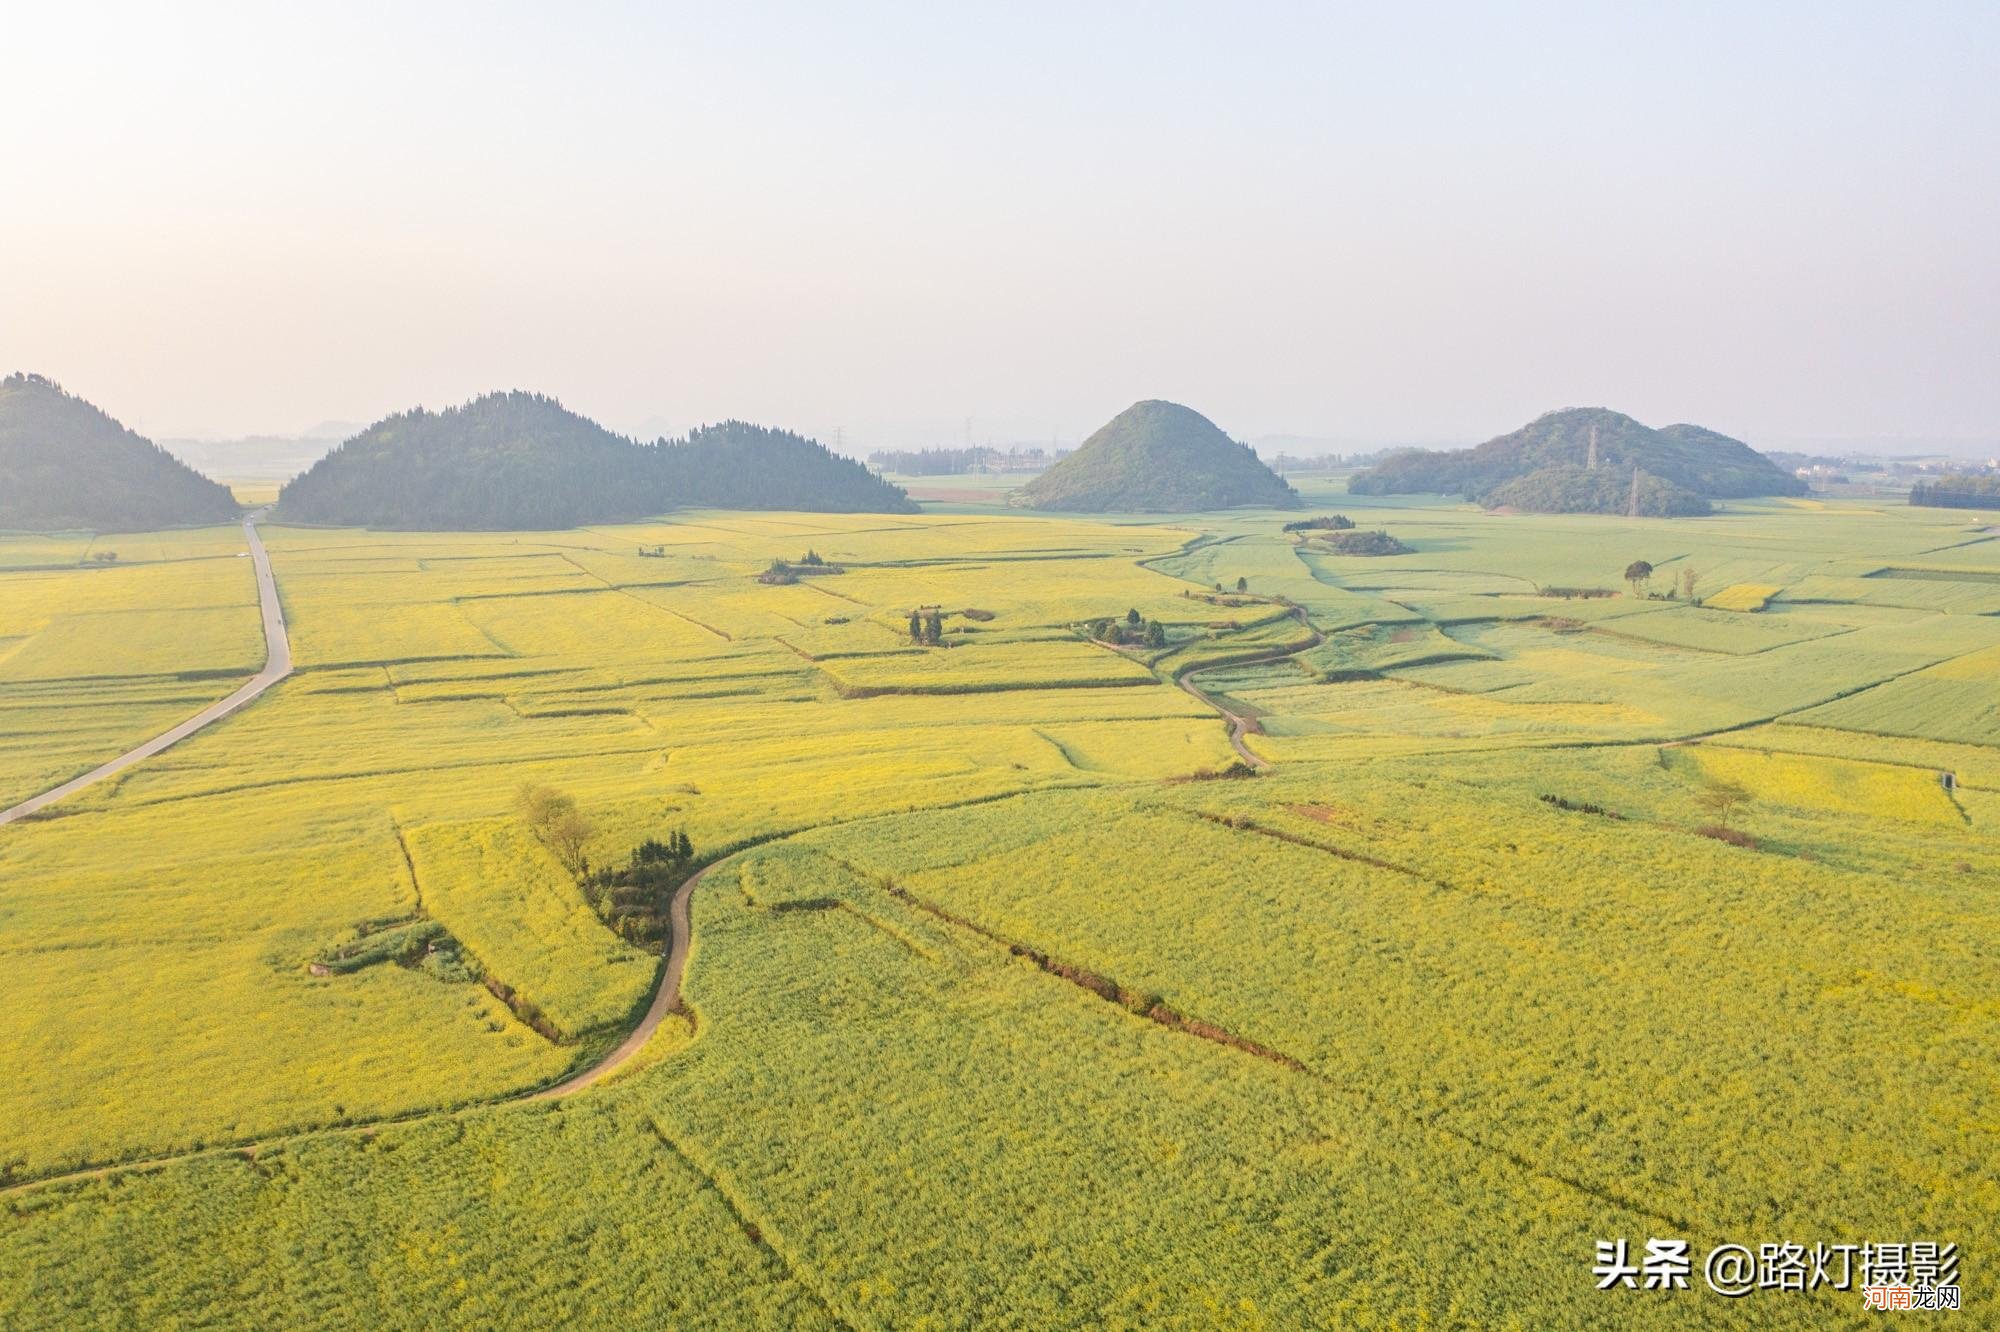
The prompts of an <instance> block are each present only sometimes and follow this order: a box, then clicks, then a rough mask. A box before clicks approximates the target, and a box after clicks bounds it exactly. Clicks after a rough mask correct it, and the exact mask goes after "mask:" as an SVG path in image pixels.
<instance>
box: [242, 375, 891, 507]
mask: <svg viewBox="0 0 2000 1332" xmlns="http://www.w3.org/2000/svg"><path fill="white" fill-rule="evenodd" d="M689 506H701V507H714V508H744V509H808V510H815V511H821V512H842V513H846V512H869V513H875V512H886V513H912V512H915V511H916V506H915V505H914V504H913V503H912V502H911V501H910V499H909V497H908V496H907V495H905V494H904V493H903V492H902V491H901V490H899V489H897V488H896V487H894V486H892V485H889V484H888V483H887V482H885V481H882V480H881V479H880V478H878V477H876V476H874V475H873V474H871V473H870V472H869V471H868V470H867V469H866V468H865V467H863V466H861V464H859V463H856V462H853V461H850V460H848V459H845V458H841V457H839V456H837V455H835V454H833V453H831V452H829V451H828V450H827V449H826V448H824V447H823V446H821V445H819V444H817V443H814V442H813V441H811V440H809V439H805V438H803V437H802V436H799V435H794V434H792V433H790V432H788V431H782V430H767V429H764V428H763V427H760V426H753V425H749V424H747V423H744V422H740V421H729V422H725V423H723V424H722V425H719V426H708V427H703V428H702V429H700V430H696V431H693V432H691V433H690V434H689V435H688V436H687V437H686V438H685V439H681V440H661V441H658V442H656V443H653V444H640V443H637V442H635V441H633V440H630V439H627V438H625V437H624V436H623V435H617V434H613V433H612V432H611V431H609V430H606V429H605V428H604V427H603V426H601V425H599V424H597V422H595V421H592V420H591V419H589V418H588V417H585V416H581V415H578V414H577V413H575V412H572V411H570V410H569V409H568V408H566V407H564V406H563V405H562V404H561V403H560V402H557V401H556V400H555V399H554V398H550V397H545V396H543V395H541V394H538V393H525V392H520V391H513V392H504V393H489V394H487V395H485V396H483V397H480V398H475V399H474V400H472V401H471V402H469V403H466V404H464V405H463V406H459V407H451V408H447V409H445V410H444V411H441V412H432V411H427V410H425V409H424V408H421V407H419V408H415V409H413V410H411V411H407V412H401V413H398V414H397V415H394V416H390V417H385V418H384V419H382V420H380V421H377V422H376V423H375V424H374V425H371V426H369V427H368V428H367V429H366V430H364V431H362V432H361V433H360V434H358V435H356V436H354V438H352V439H350V440H348V441H346V442H345V443H343V444H341V445H340V446H339V447H337V448H335V449H334V450H333V451H332V452H331V453H329V454H327V455H326V457H324V458H322V459H320V461H319V462H317V463H315V464H314V465H313V466H312V468H311V469H310V470H308V471H306V472H305V473H304V474H303V475H301V476H298V477H296V478H294V479H293V480H292V481H291V482H289V483H288V484H287V485H286V486H285V488H284V490H283V491H282V492H281V493H280V495H279V500H278V513H279V516H280V517H283V518H288V519H291V520H294V521H298V522H310V523H332V524H339V525H345V526H366V527H386V528H430V529H440V530H443V529H499V530H509V529H511V530H546V529H553V528H564V527H576V526H579V525H582V524H586V523H605V522H622V521H631V520H634V519H638V518H645V517H649V516H651V515H654V514H659V513H664V512H666V511H668V510H670V509H674V508H683V507H689Z"/></svg>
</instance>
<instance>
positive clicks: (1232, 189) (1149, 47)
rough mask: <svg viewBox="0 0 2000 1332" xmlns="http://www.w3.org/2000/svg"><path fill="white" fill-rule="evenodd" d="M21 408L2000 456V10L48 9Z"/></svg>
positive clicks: (25, 54) (36, 39) (3, 213)
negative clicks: (1632, 432) (1610, 424)
mask: <svg viewBox="0 0 2000 1332" xmlns="http://www.w3.org/2000/svg"><path fill="white" fill-rule="evenodd" d="M5 47H6V56H5V68H6V71H7V74H6V77H5V78H4V80H0V149H4V160H5V162H6V163H7V171H6V185H5V187H4V189H0V369H11V368H24V369H36V370H40V371H43V372H45V373H48V374H52V375H54V376H56V377H57V378H59V379H61V380H63V381H64V382H65V383H66V384H67V385H68V386H69V387H71V388H72V389H74V390H76V391H78V392H80V393H83V394H84V395H85V396H88V397H90V398H92V399H94V400H96V401H98V402H100V403H101V404H102V405H104V406H105V407H107V408H108V409H110V410H111V411H113V412H114V413H116V414H118V415H120V416H122V417H124V418H125V419H127V420H128V421H130V422H131V423H133V424H134V425H137V426H139V427H140V428H142V429H146V430H148V431H151V432H153V433H156V434H161V435H172V434H182V433H206V434H228V433H245V432H253V431H289V430H296V429H302V428H304V427H306V426H308V425H311V424H312V423H314V422H315V421H318V420H321V419H324V418H327V417H337V418H342V419H347V420H357V421H359V420H367V419H370V418H372V417H374V416H377V415H380V414H382V413H384V412H388V411H392V410H396V409H399V408H402V407H405V406H409V405H411V404H413V403H419V402H421V403H425V404H428V405H432V406H442V405H445V404H447V403H450V402H453V401H456V400H460V399H463V398H465V397H468V396H470V395H472V394H473V393H476V392H478V391H480V390H483V389H486V388H492V387H532V388H538V389H542V390H544V391H547V392H551V393H555V394H557V395H559V396H561V397H562V398H563V399H564V400H565V401H566V402H568V403H569V404H570V405H572V406H574V407H576V408H577V409H579V410H582V411H585V412H588V413H590V414H592V415H595V416H598V417H599V418H600V419H603V420H605V421H606V422H607V423H608V424H612V425H614V426H617V427H619V428H625V429H631V428H636V427H638V426H639V425H640V424H641V423H645V422H658V423H667V424H672V425H674V426H677V427H678V426H685V425H688V424H692V423H694V422H697V421H701V420H707V419H714V418H718V417H722V416H730V415H734V416H744V417H749V418H751V419H755V420H759V421H765V422H770V423H773V424H782V425H789V426H793V427H796V428H800V429H804V430H808V431H812V432H817V433H821V434H823V435H827V436H830V435H831V433H832V431H833V430H834V428H835V427H836V426H839V427H843V428H844V431H845V438H846V440H847V443H848V445H849V447H850V448H852V447H856V446H859V447H863V448H865V447H868V446H871V445H877V444H914V443H924V442H937V443H952V442H956V441H957V440H958V439H959V438H960V436H961V434H962V431H963V424H962V423H963V420H964V418H965V417H967V416H970V417H972V418H973V423H974V424H973V429H974V431H975V433H976V434H977V435H978V436H979V437H981V438H986V437H989V436H990V437H993V438H997V439H1002V440H1009V439H1029V438H1047V437H1049V436H1051V435H1054V436H1058V437H1060V438H1063V439H1065V440H1074V439H1075V438H1076V437H1078V436H1079V435H1081V434H1083V433H1086V432H1087V431H1089V430H1090V429H1092V428H1093V427H1095V426H1096V425H1097V424H1099V423H1100V422H1101V421H1102V420H1103V419H1104V418H1106V417H1108V416H1110V415H1111V414H1112V413H1113V412H1115V411H1117V410H1118V409H1119V408H1121V407H1123V406H1125V405H1126V404H1127V403H1129V402H1131V401H1132V400H1133V399H1135V398H1141V397H1155V396H1158V397H1170V398H1175V399H1178V400H1181V401H1184V402H1187V403H1189V404H1191V405H1193V406H1195V407H1197V408H1199V409H1200V410H1202V411H1204V412H1206V413H1208V414H1209V415H1210V416H1212V417H1213V418H1215V420H1216V421H1217V422H1218V423H1219V424H1221V425H1223V426H1224V428H1225V429H1228V430H1230V431H1231V432H1232V433H1234V434H1237V435H1239V436H1242V437H1254V436H1257V435H1262V434H1266V433H1273V432H1292V433H1299V434H1308V435H1319V436H1330V437H1337V438H1342V439H1353V440H1367V439H1373V440H1443V439H1468V440H1470V439H1479V438H1484V437H1485V436H1488V435H1491V434H1494V433H1497V432H1499V431H1502V430H1505V429H1508V428H1511V427H1512V426H1514V425H1516V424H1518V423H1519V422H1521V421H1523V420H1525V419H1527V418H1528V417H1531V416H1533V415H1534V414H1536V413H1537V412H1539V411H1541V410H1544V409H1546V408H1550V407H1556V406H1563V405H1569V404H1600V403H1601V404H1605V405H1609V406H1614V407H1619V408H1622V409H1623V410H1626V411H1629V412H1631V413H1633V414H1634V415H1636V416H1639V417H1640V418H1641V419H1643V420H1648V421H1653V422H1656V423H1665V422H1667V421H1670V420H1695V421H1700V422H1704V423H1707V424H1711V425H1714V426H1716V427H1718V428H1721V429H1724V430H1728V431H1730V432H1731V433H1736V434H1740V435H1742V436H1744V437H1746V438H1749V439H1750V440H1752V442H1755V443H1761V444H1765V445H1767V446H1776V445H1781V444H1786V443H1791V442H1795V441H1799V440H1806V439H1815V438H1839V437H1884V436H1902V437H1909V438H1913V439H1928V438H1938V437H1955V438H1961V439H1965V440H1992V439H1996V438H2000V373H1996V367H2000V256H1996V237H2000V171H1996V166H1995V164H1996V163H2000V5H1996V4H1994V3H1991V2H1990V0H1989V2H1988V3H1980V4H1972V3H1964V4H1926V3H1901V4H1889V3H1879V4H1872V5H1858V4H1842V3H1826V2H1824V0H1822V2H1821V3H1799V4H1789V3H1787V4H1754V3H1735V4H1714V5H1706V4H1682V3H1677V4H1664V3H1663V4H1656V5H1606V4H1590V5H1585V4H1576V5H1569V4H1519V5H1469V4H1439V5H1435V6H1431V7H1422V6H1413V5H1379V6H1378V5H1297V6H1295V5H1258V4H1229V5H1220V4H1212V5H1203V6H1195V5H1169V4H1157V5H1124V4H1120V5H1110V4H1103V5H1087V4H1086V5H1077V4H1061V5H1058V4H1050V5H1023V4H1010V5H1006V6H991V7H982V8H979V9H976V10H975V9H972V8H969V7H964V6H956V5H938V4H935V3H931V4H910V5H866V6H841V5H831V4H796V5H764V6H755V7H744V8H741V9H739V8H736V7H724V6H720V5H713V6H710V5H704V6H673V5H636V4H632V5H613V4H599V5H581V4H570V5H561V6H556V5H510V4H468V5H428V6H424V5H369V4H351V5H341V6H305V5H290V6H276V5H246V6H197V5H171V6H166V5H143V6H141V5H133V6H129V7H128V6H110V5H91V4H76V5H69V6H59V5H52V4H44V5H36V6H31V7H29V6H23V7H16V8H15V9H14V10H12V11H10V13H9V15H8V18H7V22H6V25H5Z"/></svg>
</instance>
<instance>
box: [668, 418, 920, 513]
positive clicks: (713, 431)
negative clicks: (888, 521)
mask: <svg viewBox="0 0 2000 1332" xmlns="http://www.w3.org/2000/svg"><path fill="white" fill-rule="evenodd" d="M651 447H652V450H653V452H654V454H655V457H654V465H655V471H656V473H657V482H656V484H657V485H659V486H660V487H662V489H661V491H660V493H661V494H662V495H663V496H664V497H665V498H666V499H667V501H668V502H669V506H671V505H673V504H680V505H702V506H706V507H708V508H715V509H805V510H809V511H811V512H815V513H916V512H917V506H916V504H915V502H914V501H912V500H911V499H910V497H909V496H908V495H906V494H904V493H903V490H902V488H901V487H900V486H894V485H891V484H890V483H889V482H887V481H884V480H883V479H882V478H881V477H879V476H876V475H875V474H874V473H873V472H871V471H869V470H868V469H867V468H866V467H864V466H862V465H861V464H860V463H858V462H856V461H854V460H853V459H852V458H843V457H841V456H840V455H839V454H837V453H835V452H833V451H832V450H831V449H828V448H827V447H826V446H825V445H824V444H821V443H819V442H817V441H815V440H810V439H807V438H806V437H805V436H803V435H795V434H793V433H792V432H791V431H789V430H772V429H768V428H766V427H764V426H755V425H751V424H749V423H748V422H746V421H724V422H723V423H722V424H720V425H712V426H703V427H701V428H700V429H699V430H694V431H690V432H689V433H688V434H687V436H686V437H685V438H682V439H663V440H660V441H659V442H658V443H657V444H656V445H653V446H651Z"/></svg>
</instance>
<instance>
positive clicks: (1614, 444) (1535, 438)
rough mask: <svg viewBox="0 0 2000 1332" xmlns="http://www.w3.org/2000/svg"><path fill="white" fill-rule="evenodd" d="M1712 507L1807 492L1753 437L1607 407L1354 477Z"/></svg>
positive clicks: (1476, 491)
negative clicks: (1655, 424)
mask: <svg viewBox="0 0 2000 1332" xmlns="http://www.w3.org/2000/svg"><path fill="white" fill-rule="evenodd" d="M1635 473H1636V475H1637V484H1636V489H1637V493H1638V508H1639V512H1640V513H1641V514H1642V515H1646V516H1665V517H1680V516H1693V515H1700V514H1705V513H1708V512H1709V511H1710V509H1711V507H1712V506H1711V505H1710V504H1709V501H1710V500H1713V499H1737V498H1745V497H1749V496H1755V495H1803V494H1805V493H1806V489H1807V487H1806V484H1805V482H1803V481H1801V480H1799V478H1797V477H1796V476H1793V475H1792V474H1791V473H1789V472H1787V471H1785V470H1784V469H1783V468H1781V467H1779V466H1778V465H1777V464H1775V463H1773V462H1772V461H1771V460H1770V459H1768V458H1766V457H1764V456H1763V455H1762V454H1760V453H1758V452H1757V451H1756V450H1755V449H1753V448H1751V447H1750V446H1749V445H1748V444H1745V443H1744V442H1743V441H1741V440H1738V439H1732V438H1730V437H1729V436H1728V435H1724V434H1721V433H1719V432H1717V431H1714V430H1709V429H1706V428H1705V427H1702V426H1697V425H1670V426H1664V427H1662V428H1660V429H1658V430H1655V429H1653V428H1651V427H1649V426H1645V425H1641V424H1640V423H1639V422H1637V421H1635V420H1633V419H1632V418H1631V417H1629V416H1626V415H1625V414H1624V413H1622V412H1614V411H1611V410H1609V409H1608V408H1603V407H1571V408H1566V409H1564V410H1562V411H1555V412H1549V413H1547V414H1545V415H1543V416H1540V417H1537V418H1536V419H1535V420H1533V421H1530V422H1529V423H1528V424H1527V425H1525V426H1522V427H1521V428H1520V429H1519V430H1516V431H1513V432H1512V433H1510V434H1506V435H1501V436H1498V437H1497V438H1494V439H1490V440H1487V441H1486V442H1485V443H1484V444H1481V445H1478V446H1477V447H1475V448H1470V449H1451V450H1432V449H1412V450H1410V451H1408V452H1405V453H1397V454H1393V455H1391V456H1390V457H1388V458H1385V459H1383V460H1382V461H1381V462H1380V463H1378V464H1377V465H1376V466H1374V467H1371V468H1370V469H1368V470H1367V471H1365V472H1362V473H1360V474H1359V475H1357V476H1355V477H1354V478H1353V479H1352V480H1351V481H1350V482H1349V483H1348V489H1349V490H1350V491H1351V492H1353V493H1354V494H1357V495H1403V494H1446V495H1449V494H1461V495H1464V496H1466V497H1467V498H1468V499H1473V500H1477V501H1478V502H1479V503H1481V504H1484V505H1485V506H1486V507H1488V508H1501V507H1510V508H1516V509H1525V510H1530V511H1534V512H1541V513H1625V512H1627V511H1628V509H1629V507H1630V506H1631V504H1632V500H1633V493H1634V489H1635V485H1634V475H1635Z"/></svg>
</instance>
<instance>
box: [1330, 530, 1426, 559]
mask: <svg viewBox="0 0 2000 1332" xmlns="http://www.w3.org/2000/svg"><path fill="white" fill-rule="evenodd" d="M1320 540H1321V541H1322V542H1323V543H1324V544H1325V545H1326V548H1327V549H1328V550H1331V551H1332V552H1333V553H1334V554H1336V555H1408V554H1410V547H1408V546H1406V545H1404V544H1403V543H1402V542H1400V541H1398V540H1396V538H1394V537H1392V536H1390V535H1389V534H1388V533H1387V532H1383V531H1374V532H1356V531H1335V532H1331V533H1329V534H1328V535H1326V536H1324V537H1321V538H1320Z"/></svg>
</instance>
